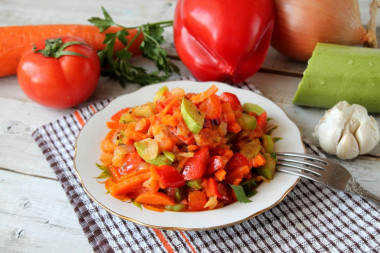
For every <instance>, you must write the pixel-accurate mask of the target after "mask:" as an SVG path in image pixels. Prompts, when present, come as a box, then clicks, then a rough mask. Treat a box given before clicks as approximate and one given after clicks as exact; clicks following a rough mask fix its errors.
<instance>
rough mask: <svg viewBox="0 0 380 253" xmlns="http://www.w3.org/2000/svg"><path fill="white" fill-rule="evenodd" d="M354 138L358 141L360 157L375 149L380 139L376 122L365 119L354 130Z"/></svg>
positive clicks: (372, 119) (371, 119)
mask: <svg viewBox="0 0 380 253" xmlns="http://www.w3.org/2000/svg"><path fill="white" fill-rule="evenodd" d="M369 133H372V134H369ZM355 138H356V140H357V141H358V144H359V149H360V154H361V155H362V154H366V153H368V152H370V151H371V150H372V149H373V148H374V147H376V145H377V144H378V143H379V139H380V134H379V127H378V125H377V122H376V120H375V119H374V118H373V117H371V118H368V119H365V120H364V121H363V122H362V124H361V125H360V126H359V128H358V129H357V130H356V132H355Z"/></svg>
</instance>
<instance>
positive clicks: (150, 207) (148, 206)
mask: <svg viewBox="0 0 380 253" xmlns="http://www.w3.org/2000/svg"><path fill="white" fill-rule="evenodd" d="M143 207H145V208H146V209H148V210H151V211H155V212H163V211H164V209H163V208H161V207H157V206H151V205H143Z"/></svg>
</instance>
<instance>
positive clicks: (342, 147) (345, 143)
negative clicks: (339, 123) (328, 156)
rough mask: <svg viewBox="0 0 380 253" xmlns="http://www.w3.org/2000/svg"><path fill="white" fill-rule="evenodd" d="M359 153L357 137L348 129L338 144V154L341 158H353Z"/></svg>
mask: <svg viewBox="0 0 380 253" xmlns="http://www.w3.org/2000/svg"><path fill="white" fill-rule="evenodd" d="M358 155H359V145H358V143H357V141H356V139H355V137H354V136H353V135H352V134H351V133H350V132H349V131H348V130H347V129H346V130H345V131H344V133H343V135H342V138H341V139H340V140H339V143H338V145H337V146H336V156H337V157H339V158H340V159H353V158H355V157H357V156H358Z"/></svg>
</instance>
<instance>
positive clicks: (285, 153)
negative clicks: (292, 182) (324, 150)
mask: <svg viewBox="0 0 380 253" xmlns="http://www.w3.org/2000/svg"><path fill="white" fill-rule="evenodd" d="M277 156H285V157H292V158H306V159H310V160H313V161H318V162H321V163H323V164H325V165H328V164H329V163H330V161H329V160H328V159H326V158H322V157H319V156H316V155H310V154H301V153H292V152H277Z"/></svg>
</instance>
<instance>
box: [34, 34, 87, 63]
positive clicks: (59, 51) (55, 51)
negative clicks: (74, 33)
mask: <svg viewBox="0 0 380 253" xmlns="http://www.w3.org/2000/svg"><path fill="white" fill-rule="evenodd" d="M72 45H85V46H88V45H87V44H85V43H83V42H80V41H69V42H66V43H63V42H62V38H57V39H47V40H45V48H44V49H40V50H37V47H36V45H33V52H35V53H40V54H42V55H43V56H45V57H53V58H60V57H61V56H63V55H75V56H80V57H85V58H87V57H86V56H85V55H82V54H80V53H77V52H73V51H65V49H66V48H67V47H69V46H72Z"/></svg>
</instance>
